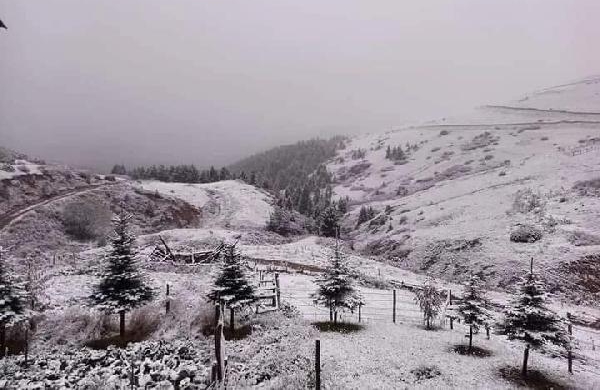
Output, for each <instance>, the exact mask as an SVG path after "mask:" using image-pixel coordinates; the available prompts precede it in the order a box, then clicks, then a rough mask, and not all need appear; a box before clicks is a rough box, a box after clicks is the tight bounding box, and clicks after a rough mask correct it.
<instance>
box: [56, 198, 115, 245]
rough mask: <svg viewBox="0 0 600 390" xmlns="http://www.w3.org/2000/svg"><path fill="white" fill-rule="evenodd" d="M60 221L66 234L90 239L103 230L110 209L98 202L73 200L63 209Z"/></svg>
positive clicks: (108, 220)
mask: <svg viewBox="0 0 600 390" xmlns="http://www.w3.org/2000/svg"><path fill="white" fill-rule="evenodd" d="M62 222H63V225H64V228H65V232H66V233H67V234H69V235H71V236H73V237H74V238H76V239H79V240H92V239H95V238H97V237H99V236H100V235H102V234H103V233H104V232H105V230H106V228H107V226H108V224H109V222H110V210H109V209H108V208H107V207H105V206H103V205H100V204H98V203H92V202H85V201H82V200H80V201H74V202H71V203H69V204H67V205H66V206H65V208H64V209H63V213H62Z"/></svg>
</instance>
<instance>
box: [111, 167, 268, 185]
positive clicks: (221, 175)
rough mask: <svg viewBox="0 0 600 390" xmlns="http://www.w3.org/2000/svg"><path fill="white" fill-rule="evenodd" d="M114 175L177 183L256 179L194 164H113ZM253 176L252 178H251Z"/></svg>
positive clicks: (243, 173)
mask: <svg viewBox="0 0 600 390" xmlns="http://www.w3.org/2000/svg"><path fill="white" fill-rule="evenodd" d="M111 173H112V174H115V175H129V176H131V178H133V179H135V180H159V181H164V182H177V183H213V182H216V181H221V180H231V179H242V180H244V181H252V180H254V181H256V176H255V175H253V174H251V175H250V177H248V176H247V175H246V173H245V172H242V173H240V175H239V176H236V175H233V174H232V173H231V171H229V169H227V168H225V167H223V168H221V169H216V168H215V167H213V166H211V167H210V168H209V169H204V170H200V169H198V168H197V167H196V166H195V165H191V164H187V165H186V164H183V165H168V166H167V165H150V166H147V167H143V166H142V167H136V168H133V169H132V170H129V171H128V170H127V169H126V168H125V166H124V165H115V166H114V167H113V169H112V171H111ZM253 177H254V179H252V178H253Z"/></svg>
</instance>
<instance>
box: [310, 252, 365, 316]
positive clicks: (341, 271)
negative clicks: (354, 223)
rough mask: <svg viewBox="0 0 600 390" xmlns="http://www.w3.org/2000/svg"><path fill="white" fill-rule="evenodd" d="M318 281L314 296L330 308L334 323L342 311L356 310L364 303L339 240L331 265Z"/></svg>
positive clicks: (330, 261)
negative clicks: (355, 285)
mask: <svg viewBox="0 0 600 390" xmlns="http://www.w3.org/2000/svg"><path fill="white" fill-rule="evenodd" d="M316 283H317V285H318V286H319V288H318V290H317V292H316V293H314V294H313V297H314V298H315V299H316V300H317V302H318V303H320V304H322V305H323V306H325V307H328V308H329V320H330V321H332V322H333V323H337V317H338V313H339V312H340V311H344V310H350V311H354V309H356V308H357V307H358V305H362V304H363V300H362V297H361V295H360V294H359V292H358V291H357V289H356V288H355V287H354V283H353V279H352V272H351V271H350V268H349V267H348V264H347V262H346V259H345V258H344V256H343V254H342V252H341V250H340V248H339V246H338V244H337V242H336V246H335V249H334V252H333V256H331V257H330V259H329V265H328V266H327V268H326V269H325V272H324V273H323V275H322V276H321V277H320V278H319V279H317V281H316Z"/></svg>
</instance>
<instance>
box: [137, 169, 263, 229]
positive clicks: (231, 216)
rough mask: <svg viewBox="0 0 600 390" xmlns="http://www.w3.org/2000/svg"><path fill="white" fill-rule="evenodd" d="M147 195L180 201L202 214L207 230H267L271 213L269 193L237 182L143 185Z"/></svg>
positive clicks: (148, 183)
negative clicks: (209, 228)
mask: <svg viewBox="0 0 600 390" xmlns="http://www.w3.org/2000/svg"><path fill="white" fill-rule="evenodd" d="M141 187H142V188H143V189H145V190H148V191H158V192H159V193H161V194H164V195H169V196H173V197H176V198H180V199H182V200H184V201H186V202H188V203H190V204H191V205H193V206H196V207H198V208H200V209H201V210H202V213H203V214H204V222H205V224H204V226H205V227H225V228H237V229H242V230H247V229H251V228H262V227H264V226H265V223H266V221H267V219H268V218H269V214H270V213H271V211H272V205H271V204H272V202H273V200H272V198H271V196H270V195H269V194H267V193H266V192H264V191H262V190H260V189H258V188H256V187H254V186H251V185H249V184H246V183H243V182H241V181H238V180H224V181H219V182H215V183H207V184H185V183H162V182H158V181H149V182H142V183H141Z"/></svg>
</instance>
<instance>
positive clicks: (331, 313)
mask: <svg viewBox="0 0 600 390" xmlns="http://www.w3.org/2000/svg"><path fill="white" fill-rule="evenodd" d="M329 322H333V306H332V305H331V301H329Z"/></svg>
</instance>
